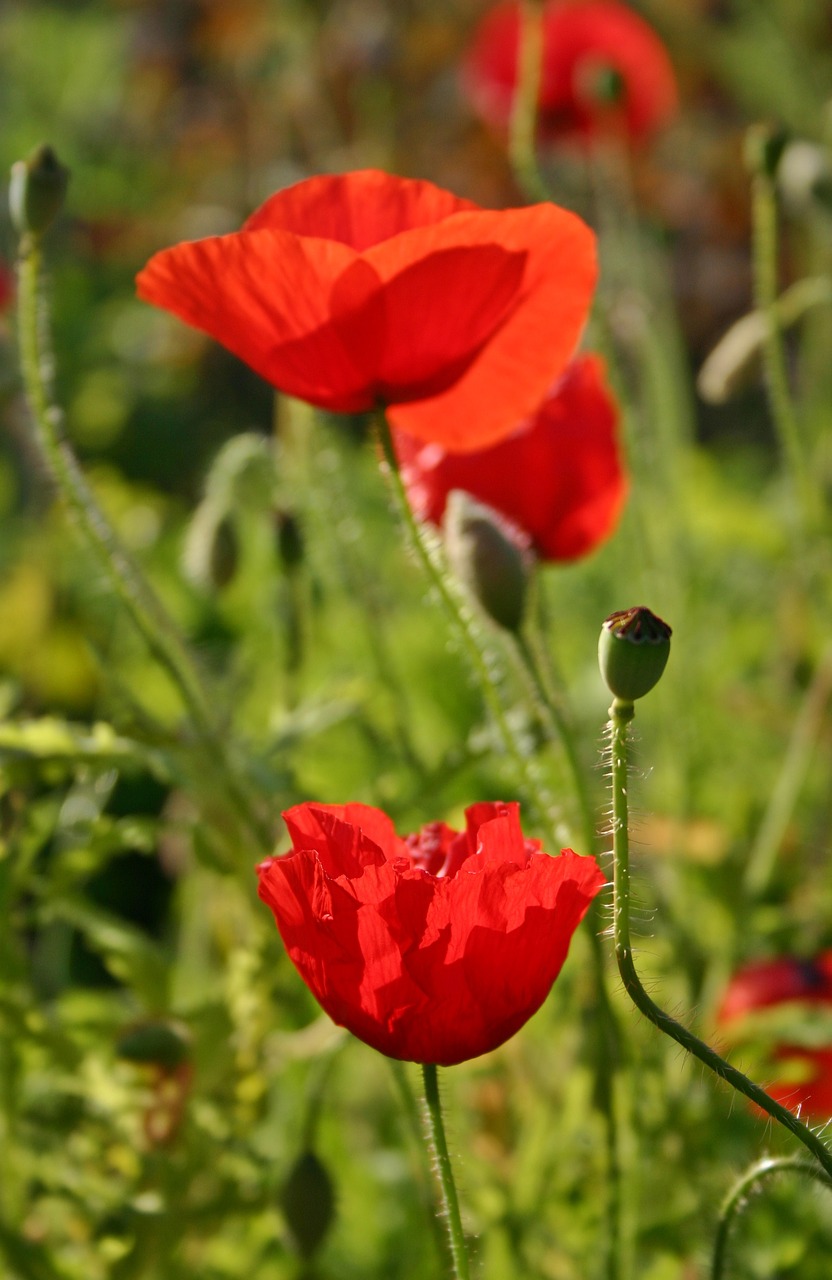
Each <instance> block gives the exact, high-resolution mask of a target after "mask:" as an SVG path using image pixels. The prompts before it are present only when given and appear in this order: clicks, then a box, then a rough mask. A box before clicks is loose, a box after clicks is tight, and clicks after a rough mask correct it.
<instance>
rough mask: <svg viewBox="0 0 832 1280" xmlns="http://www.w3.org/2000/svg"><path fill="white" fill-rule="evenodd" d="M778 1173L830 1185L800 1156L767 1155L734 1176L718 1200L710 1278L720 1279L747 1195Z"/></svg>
mask: <svg viewBox="0 0 832 1280" xmlns="http://www.w3.org/2000/svg"><path fill="white" fill-rule="evenodd" d="M778 1173H800V1174H803V1176H804V1177H807V1178H811V1179H812V1180H813V1181H815V1182H819V1183H820V1184H821V1186H824V1187H829V1188H832V1183H830V1180H829V1178H828V1177H827V1175H826V1174H825V1173H822V1172H821V1170H820V1169H818V1167H817V1166H816V1165H815V1164H813V1163H812V1162H811V1161H809V1160H804V1159H803V1157H802V1156H780V1157H776V1158H772V1157H769V1156H767V1157H766V1158H765V1159H764V1160H757V1161H756V1162H755V1163H754V1164H753V1165H751V1167H750V1168H749V1169H746V1171H745V1173H744V1174H742V1176H741V1177H740V1178H738V1179H737V1181H736V1182H735V1183H734V1185H733V1187H731V1189H730V1191H729V1192H728V1194H727V1195H726V1197H725V1199H724V1200H723V1202H722V1206H721V1208H720V1211H719V1223H718V1225H717V1230H716V1237H715V1239H714V1252H713V1258H712V1260H711V1280H723V1277H724V1275H725V1259H726V1256H727V1251H728V1239H729V1236H730V1233H731V1228H732V1227H733V1225H734V1222H735V1220H736V1218H737V1216H738V1215H739V1214H740V1213H741V1212H742V1210H743V1209H744V1208H745V1206H746V1205H747V1203H748V1198H749V1195H750V1194H751V1192H752V1191H753V1190H754V1189H755V1187H756V1186H757V1185H758V1184H759V1183H760V1182H763V1181H764V1180H765V1179H767V1178H771V1177H772V1176H774V1175H775V1174H778Z"/></svg>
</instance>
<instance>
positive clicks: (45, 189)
mask: <svg viewBox="0 0 832 1280" xmlns="http://www.w3.org/2000/svg"><path fill="white" fill-rule="evenodd" d="M68 182H69V169H67V168H66V166H65V165H62V164H61V162H60V160H59V159H58V157H57V155H56V154H55V152H54V151H53V149H52V147H50V146H48V145H47V144H44V145H42V146H40V147H36V148H35V150H34V151H33V152H32V154H31V155H30V156H28V157H27V158H26V159H25V160H18V161H16V162H15V164H13V165H12V176H11V181H10V183H9V212H10V214H11V219H12V224H13V226H14V228H15V230H16V231H17V233H18V235H21V236H23V235H32V236H42V235H43V233H44V231H48V229H49V227H51V225H52V223H53V222H54V221H55V219H56V218H57V216H58V214H59V213H60V212H61V209H62V208H63V203H64V196H65V195H66V188H67V183H68Z"/></svg>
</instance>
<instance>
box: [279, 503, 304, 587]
mask: <svg viewBox="0 0 832 1280" xmlns="http://www.w3.org/2000/svg"><path fill="white" fill-rule="evenodd" d="M274 523H275V530H276V533H277V554H278V556H279V557H280V563H281V564H282V565H283V568H284V569H285V570H286V572H287V573H290V574H291V573H294V572H295V570H296V569H299V568H300V566H301V564H302V563H303V554H304V544H303V530H302V529H301V526H300V522H299V520H298V518H297V516H296V515H293V514H292V512H291V511H275V513H274Z"/></svg>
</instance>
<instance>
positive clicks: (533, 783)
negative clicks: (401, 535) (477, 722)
mask: <svg viewBox="0 0 832 1280" xmlns="http://www.w3.org/2000/svg"><path fill="white" fill-rule="evenodd" d="M375 423H376V429H377V432H378V439H379V443H380V446H381V449H382V453H383V455H384V460H385V462H386V463H387V473H388V477H389V481H390V488H391V491H392V494H393V498H394V500H395V503H396V509H397V512H398V515H399V518H400V520H401V522H402V524H403V525H404V528H405V530H406V532H407V535H408V538H409V541H410V543H411V546H412V547H413V550H414V551H415V552H416V555H417V557H418V560H419V562H420V564H421V566H422V568H423V570H424V572H425V574H426V576H427V578H428V581H429V582H430V584H431V586H432V587H433V588H434V590H435V592H436V594H437V596H438V597H439V600H440V601H441V603H442V605H443V606H444V608H445V611H446V613H447V615H448V617H449V619H450V621H451V622H452V624H453V627H454V630H455V631H456V633H457V635H458V637H459V639H460V641H461V643H462V646H463V648H464V650H465V653H466V656H467V658H468V659H469V660H470V664H471V668H472V670H473V672H474V675H475V676H476V679H477V682H478V684H479V686H480V689H481V690H482V693H483V697H484V698H485V701H486V704H487V706H488V709H489V711H490V713H491V716H492V719H493V721H494V723H495V725H496V728H497V731H498V733H499V735H500V738H501V739H502V742H503V745H504V746H505V749H506V752H507V753H508V755H509V757H510V758H511V761H512V763H513V765H514V767H515V769H516V770H517V772H518V773H519V775H520V777H522V778H523V779H525V780H526V782H527V790H528V795H529V799H530V800H531V802H532V804H533V805H534V807H535V809H537V810H538V815H539V817H540V818H541V819H543V820H544V821H548V822H550V823H551V824H552V826H553V828H554V830H555V835H556V838H557V839H559V840H562V839H563V838H564V837H565V836H566V835H567V834H568V833H567V832H566V831H565V830H564V827H563V821H562V818H561V815H560V812H559V809H558V806H557V805H556V803H555V800H554V797H553V796H552V795H551V794H550V793H549V790H548V788H547V787H546V786H545V784H544V782H543V780H542V779H541V778H540V777H539V773H538V770H537V769H536V767H535V764H534V761H533V760H531V759H530V758H529V754H528V748H527V747H526V746H525V744H524V742H523V739H522V736H521V733H520V731H519V730H518V729H516V728H515V727H514V725H513V723H512V721H511V719H510V717H509V715H508V712H507V710H506V707H505V705H504V701H503V694H502V690H501V687H500V679H501V676H500V674H499V673H498V672H497V670H496V668H495V663H494V659H493V656H492V655H491V654H490V653H488V652H487V651H486V648H485V645H484V643H483V642H482V640H481V639H480V636H479V632H478V628H477V625H476V623H475V621H474V619H473V617H472V616H471V614H470V612H469V610H468V609H467V608H466V607H465V605H464V604H463V602H462V601H461V600H460V599H459V597H458V595H457V592H456V589H455V587H454V585H453V583H452V582H451V580H450V579H449V578H448V575H447V573H446V572H445V567H444V565H443V564H442V561H441V559H440V556H439V552H438V548H437V546H436V544H435V542H434V540H433V539H432V537H431V536H430V534H429V533H428V531H427V530H426V529H425V528H424V526H423V525H422V524H421V523H420V522H419V521H418V520H417V519H416V517H415V516H414V514H413V511H412V508H411V506H410V503H409V502H408V499H407V493H406V492H405V488H404V482H403V481H402V477H401V472H400V470H399V460H398V458H397V456H396V450H395V447H394V445H393V440H392V437H391V435H390V427H389V425H388V423H387V420H386V418H385V417H384V414H383V413H381V412H379V413H378V414H376V415H375Z"/></svg>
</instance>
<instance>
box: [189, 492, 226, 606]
mask: <svg viewBox="0 0 832 1280" xmlns="http://www.w3.org/2000/svg"><path fill="white" fill-rule="evenodd" d="M239 560H240V549H239V540H238V537H237V530H236V528H235V525H234V521H233V519H232V518H231V516H230V515H229V514H228V512H222V511H220V510H218V509H217V507H216V506H215V505H214V503H213V502H212V501H211V500H210V499H205V500H204V501H203V502H201V503H200V505H199V506H198V507H197V509H196V511H195V512H194V516H193V519H192V520H191V523H190V525H189V527H188V534H187V538H186V540H185V551H184V555H183V567H184V569H185V574H186V576H187V577H188V578H189V579H190V580H191V582H193V583H194V584H195V585H196V586H198V587H203V588H205V589H206V590H214V591H222V590H223V588H225V587H227V586H228V584H229V583H230V582H231V581H232V580H233V578H234V576H235V574H236V572H237V566H238V564H239Z"/></svg>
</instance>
